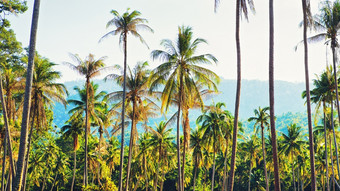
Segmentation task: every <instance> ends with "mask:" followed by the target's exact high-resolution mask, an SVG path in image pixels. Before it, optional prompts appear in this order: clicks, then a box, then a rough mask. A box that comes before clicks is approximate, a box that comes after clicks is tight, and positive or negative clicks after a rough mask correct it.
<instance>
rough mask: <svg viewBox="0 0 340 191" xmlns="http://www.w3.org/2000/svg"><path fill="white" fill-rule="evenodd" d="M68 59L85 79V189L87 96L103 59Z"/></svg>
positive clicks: (86, 175)
mask: <svg viewBox="0 0 340 191" xmlns="http://www.w3.org/2000/svg"><path fill="white" fill-rule="evenodd" d="M70 57H71V58H72V59H73V61H74V62H75V63H76V64H75V65H74V64H72V63H70V62H65V64H66V65H68V66H69V67H70V68H71V69H72V70H74V71H76V72H78V73H79V74H80V75H82V76H84V77H85V86H86V99H85V102H86V107H85V169H84V170H85V176H84V184H85V187H86V186H87V184H88V169H87V167H88V165H87V150H88V149H87V145H88V132H89V131H90V120H89V104H91V103H90V102H89V95H90V94H91V89H90V83H91V79H92V78H93V77H96V76H99V75H100V72H101V71H102V70H103V69H104V66H105V64H104V59H105V57H101V58H99V59H97V60H96V59H95V58H94V55H93V54H89V55H88V57H86V58H85V60H82V59H81V58H80V57H79V56H78V55H77V54H70Z"/></svg>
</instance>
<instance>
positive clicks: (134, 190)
mask: <svg viewBox="0 0 340 191" xmlns="http://www.w3.org/2000/svg"><path fill="white" fill-rule="evenodd" d="M140 179H141V177H140V178H138V180H137V183H136V186H135V188H134V189H133V191H136V190H137V188H138V186H139V183H140Z"/></svg>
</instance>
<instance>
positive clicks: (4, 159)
mask: <svg viewBox="0 0 340 191" xmlns="http://www.w3.org/2000/svg"><path fill="white" fill-rule="evenodd" d="M0 83H1V82H0ZM6 140H7V138H6V133H4V136H3V146H4V155H3V157H2V177H1V191H5V178H6V177H5V173H6V155H7V154H6V153H7V148H6V146H7V143H6Z"/></svg>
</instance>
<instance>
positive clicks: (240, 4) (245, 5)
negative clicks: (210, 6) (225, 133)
mask: <svg viewBox="0 0 340 191" xmlns="http://www.w3.org/2000/svg"><path fill="white" fill-rule="evenodd" d="M218 2H219V0H215V5H216V3H218ZM249 8H250V10H252V11H253V12H255V8H254V3H253V0H248V1H245V0H236V27H235V40H236V53H237V85H236V99H235V112H234V130H233V146H232V151H231V165H230V167H231V168H230V181H229V182H230V184H229V189H228V190H233V188H234V177H235V162H236V149H237V132H238V130H237V128H238V113H239V107H240V97H241V79H242V78H241V45H240V18H241V15H242V12H243V14H244V17H245V18H246V20H248V9H249Z"/></svg>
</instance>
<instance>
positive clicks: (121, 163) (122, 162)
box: [118, 32, 127, 191]
mask: <svg viewBox="0 0 340 191" xmlns="http://www.w3.org/2000/svg"><path fill="white" fill-rule="evenodd" d="M126 62H127V32H124V82H123V102H122V103H123V105H122V127H121V129H122V134H121V143H120V144H121V147H120V167H119V188H118V191H122V190H123V165H124V135H125V134H124V129H125V128H124V123H125V97H126V67H127V66H126Z"/></svg>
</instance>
